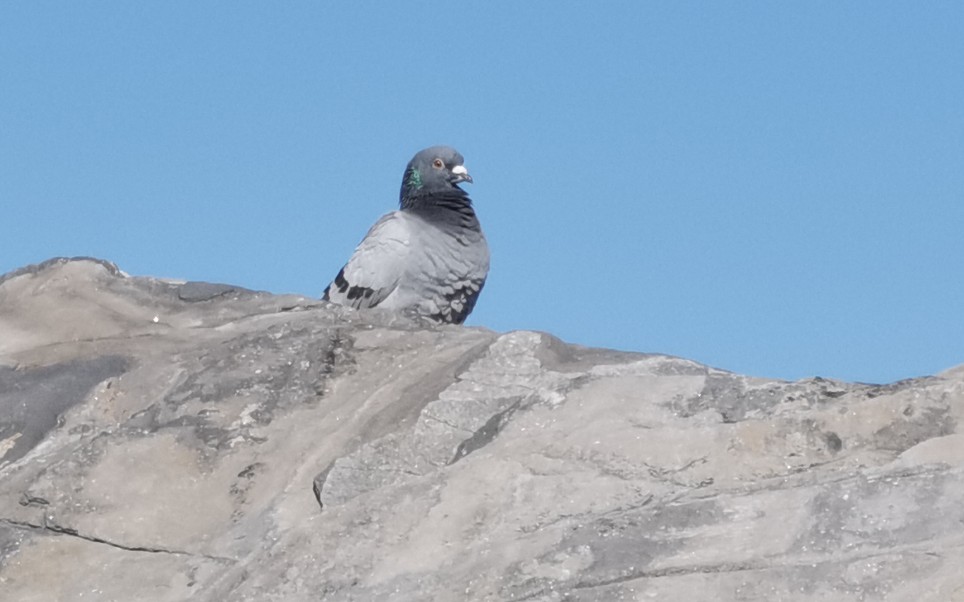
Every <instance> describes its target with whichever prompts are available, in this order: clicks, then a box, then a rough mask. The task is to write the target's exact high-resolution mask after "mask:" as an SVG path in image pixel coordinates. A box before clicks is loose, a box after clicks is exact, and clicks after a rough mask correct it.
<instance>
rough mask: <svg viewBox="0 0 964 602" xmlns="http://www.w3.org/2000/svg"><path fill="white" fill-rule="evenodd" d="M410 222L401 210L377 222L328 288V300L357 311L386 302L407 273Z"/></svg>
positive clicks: (326, 294)
mask: <svg viewBox="0 0 964 602" xmlns="http://www.w3.org/2000/svg"><path fill="white" fill-rule="evenodd" d="M409 222H410V220H409V218H408V216H406V215H405V214H404V213H402V212H400V211H394V212H392V213H389V214H387V215H385V216H384V217H382V218H381V219H380V220H378V221H377V222H375V225H374V226H372V228H371V230H369V231H368V234H366V235H365V238H363V239H362V241H361V242H360V243H359V244H358V247H357V248H356V249H355V252H354V253H353V254H352V256H351V259H349V260H348V263H346V264H345V267H343V268H342V269H341V271H340V272H338V275H337V276H335V280H334V281H333V282H332V283H331V284H329V285H328V288H326V289H325V295H324V299H325V300H326V301H331V302H333V303H338V304H339V305H348V306H351V307H355V308H362V307H375V306H376V305H378V304H379V303H381V302H382V301H384V300H385V298H386V297H388V296H389V295H390V294H391V293H392V291H394V290H395V288H396V287H397V286H398V283H399V280H400V279H401V278H402V277H403V276H404V274H405V266H406V262H407V261H408V259H409V255H410V250H411V240H412V236H411V223H409Z"/></svg>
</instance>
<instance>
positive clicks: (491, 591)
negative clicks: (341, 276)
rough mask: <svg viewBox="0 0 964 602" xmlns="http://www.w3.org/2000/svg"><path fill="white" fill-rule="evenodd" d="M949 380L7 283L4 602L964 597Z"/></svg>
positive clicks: (76, 270)
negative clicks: (835, 375) (873, 378)
mask: <svg viewBox="0 0 964 602" xmlns="http://www.w3.org/2000/svg"><path fill="white" fill-rule="evenodd" d="M962 415H964V367H962V368H957V369H953V370H949V371H947V372H945V373H943V374H941V375H937V376H933V377H928V378H922V379H915V380H911V381H903V382H898V383H894V384H890V385H884V386H878V385H866V384H852V383H842V382H836V381H830V380H826V379H820V378H814V379H808V380H804V381H799V382H781V381H774V380H767V379H760V378H751V377H748V376H741V375H737V374H732V373H729V372H725V371H722V370H718V369H714V368H710V367H707V366H703V365H700V364H697V363H695V362H692V361H688V360H685V359H680V358H674V357H668V356H662V355H648V354H637V353H622V352H615V351H607V350H599V349H586V348H582V347H578V346H574V345H567V344H565V343H563V342H561V341H559V340H558V339H555V338H553V337H552V336H550V335H548V334H544V333H536V332H511V333H507V334H501V335H500V334H498V333H494V332H490V331H488V330H485V329H480V328H462V327H457V326H432V325H426V324H418V323H413V322H410V321H407V320H406V319H403V318H400V317H396V316H393V315H392V314H390V313H387V312H382V311H379V310H372V311H368V312H354V311H352V310H349V309H345V308H341V307H335V306H329V305H327V304H325V303H322V302H319V301H316V300H312V299H307V298H303V297H296V296H276V295H271V294H268V293H262V292H255V291H249V290H245V289H242V288H239V287H233V286H229V285H215V284H207V283H184V282H175V281H162V280H157V279H153V278H142V277H130V276H127V275H126V274H124V273H123V272H121V271H120V270H119V269H117V268H116V267H115V266H113V265H112V264H110V263H107V262H103V261H99V260H93V259H76V260H66V259H56V260H51V261H48V262H45V263H43V264H39V265H37V266H29V267H27V268H24V269H22V270H18V271H16V272H13V273H11V274H7V275H6V276H3V277H0V599H3V600H123V601H127V600H172V601H173V600H187V599H190V600H204V601H212V602H213V601H221V600H239V601H255V600H257V601H263V600H269V601H270V600H279V601H280V600H286V601H289V600H322V599H323V600H346V601H347V600H359V601H361V600H388V599H391V600H532V601H536V600H538V601H562V600H570V601H588V600H760V601H763V600H767V601H770V600H790V601H794V600H817V599H819V600H906V601H913V602H924V601H935V602H937V601H941V602H944V601H947V600H964V572H962V571H961V567H962V566H964V504H962V503H961V500H962V499H964V431H962V429H961V426H960V424H961V419H962Z"/></svg>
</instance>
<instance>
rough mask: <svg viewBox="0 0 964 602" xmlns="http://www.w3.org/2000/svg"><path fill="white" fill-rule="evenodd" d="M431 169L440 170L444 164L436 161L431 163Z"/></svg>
mask: <svg viewBox="0 0 964 602" xmlns="http://www.w3.org/2000/svg"><path fill="white" fill-rule="evenodd" d="M432 167H434V168H435V169H442V168H443V167H445V163H443V162H442V160H441V159H436V160H434V161H432Z"/></svg>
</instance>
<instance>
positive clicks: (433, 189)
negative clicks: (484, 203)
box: [401, 146, 472, 204]
mask: <svg viewBox="0 0 964 602" xmlns="http://www.w3.org/2000/svg"><path fill="white" fill-rule="evenodd" d="M464 162H465V161H464V159H462V155H461V154H459V151H457V150H455V149H454V148H452V147H451V146H431V147H429V148H426V149H425V150H421V151H419V152H418V153H416V154H415V156H414V157H412V160H411V161H409V162H408V167H406V168H405V175H404V177H403V178H402V193H401V199H402V203H403V204H404V203H405V200H406V199H411V198H414V197H418V196H423V195H432V194H439V193H441V194H445V193H447V192H448V193H451V192H453V191H458V192H459V193H461V194H465V193H464V192H462V189H461V188H459V186H458V185H459V183H460V182H471V181H472V176H470V175H469V172H468V170H466V169H465V165H464Z"/></svg>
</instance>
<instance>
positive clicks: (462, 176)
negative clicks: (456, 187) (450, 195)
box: [452, 165, 472, 184]
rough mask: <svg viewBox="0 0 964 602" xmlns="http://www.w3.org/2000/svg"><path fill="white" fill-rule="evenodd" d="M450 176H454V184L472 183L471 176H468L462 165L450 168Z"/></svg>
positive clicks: (467, 171)
mask: <svg viewBox="0 0 964 602" xmlns="http://www.w3.org/2000/svg"><path fill="white" fill-rule="evenodd" d="M452 175H454V176H455V184H458V183H459V182H468V183H469V184H471V183H472V176H470V175H469V170H467V169H465V166H464V165H456V166H455V167H453V168H452Z"/></svg>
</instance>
